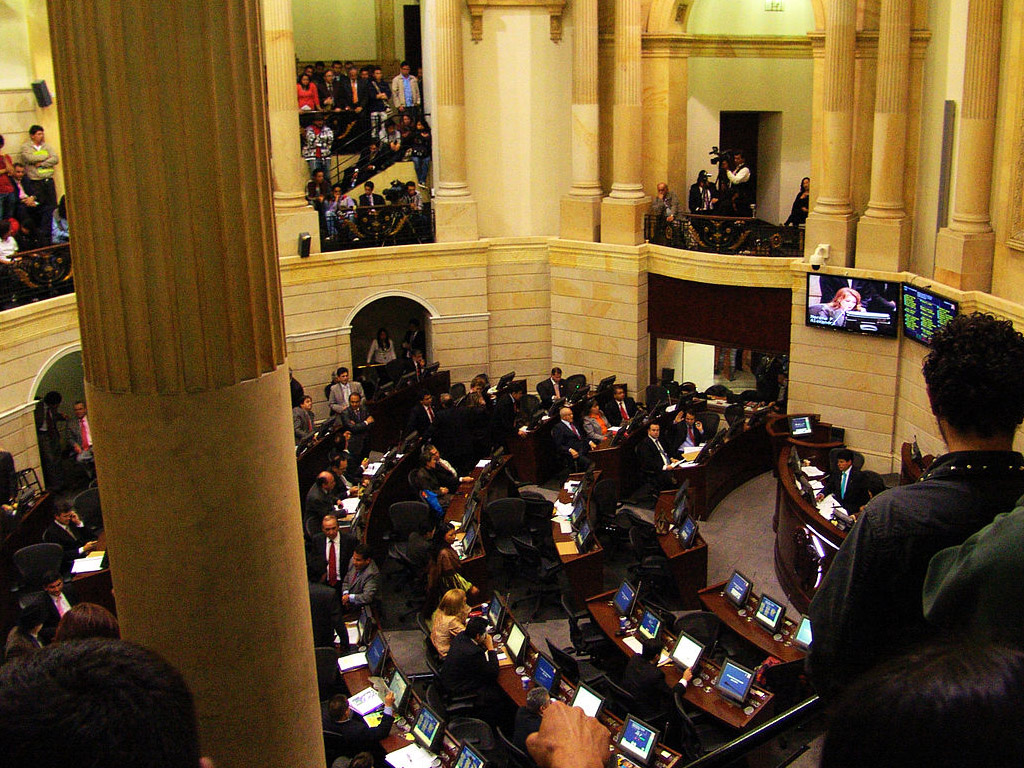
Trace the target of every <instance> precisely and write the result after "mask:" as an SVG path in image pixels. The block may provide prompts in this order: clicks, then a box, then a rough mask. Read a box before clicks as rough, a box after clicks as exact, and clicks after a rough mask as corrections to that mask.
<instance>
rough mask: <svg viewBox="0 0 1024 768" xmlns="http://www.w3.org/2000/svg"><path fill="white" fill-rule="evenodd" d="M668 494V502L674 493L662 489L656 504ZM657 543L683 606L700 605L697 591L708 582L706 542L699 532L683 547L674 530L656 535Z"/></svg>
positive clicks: (690, 607)
mask: <svg viewBox="0 0 1024 768" xmlns="http://www.w3.org/2000/svg"><path fill="white" fill-rule="evenodd" d="M666 495H667V496H669V503H670V504H671V502H672V498H674V496H675V493H674V492H673V491H662V493H661V496H659V497H658V504H659V506H660V505H661V500H662V498H663V497H665V496H666ZM658 545H659V546H660V547H661V551H662V552H663V553H664V555H665V557H666V558H668V567H669V568H670V569H671V570H672V575H673V576H674V577H675V580H676V588H677V589H678V590H679V596H680V597H681V598H682V601H683V607H685V608H687V609H691V610H692V609H696V608H699V607H700V600H699V598H698V592H700V590H702V589H704V587H706V586H707V583H708V543H707V542H706V541H704V539H703V537H702V536H701V535H700V532H699V531H698V532H697V536H696V537H695V538H694V541H693V546H692V547H690V548H689V549H683V548H682V546H680V544H679V539H678V537H677V536H676V534H675V532H674V531H673V532H670V533H666V534H663V535H661V536H658Z"/></svg>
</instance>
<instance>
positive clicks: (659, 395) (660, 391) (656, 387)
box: [644, 384, 668, 411]
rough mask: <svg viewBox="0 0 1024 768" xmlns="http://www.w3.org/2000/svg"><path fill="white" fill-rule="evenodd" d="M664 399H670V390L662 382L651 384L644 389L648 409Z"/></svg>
mask: <svg viewBox="0 0 1024 768" xmlns="http://www.w3.org/2000/svg"><path fill="white" fill-rule="evenodd" d="M664 400H668V390H667V389H666V388H665V387H663V386H662V385H661V384H651V385H650V386H648V387H647V389H645V390H644V403H645V404H646V405H647V410H648V411H649V410H651V409H652V408H654V406H656V405H657V404H658V403H660V402H662V401H664Z"/></svg>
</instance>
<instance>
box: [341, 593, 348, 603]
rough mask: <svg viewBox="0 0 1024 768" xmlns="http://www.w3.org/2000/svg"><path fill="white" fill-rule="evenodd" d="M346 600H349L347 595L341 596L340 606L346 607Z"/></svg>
mask: <svg viewBox="0 0 1024 768" xmlns="http://www.w3.org/2000/svg"><path fill="white" fill-rule="evenodd" d="M348 598H349V596H348V595H342V596H341V604H342V605H348Z"/></svg>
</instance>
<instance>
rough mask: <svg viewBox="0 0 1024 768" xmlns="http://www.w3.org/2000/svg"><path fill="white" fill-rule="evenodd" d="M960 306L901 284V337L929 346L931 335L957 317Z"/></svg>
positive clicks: (919, 289)
mask: <svg viewBox="0 0 1024 768" xmlns="http://www.w3.org/2000/svg"><path fill="white" fill-rule="evenodd" d="M959 311H960V305H959V304H958V303H957V302H955V301H950V300H949V299H944V298H942V297H941V296H936V295H935V294H934V293H930V292H929V291H925V290H922V289H921V288H915V287H914V286H912V285H907V284H906V283H904V284H903V335H904V336H906V337H907V338H908V339H913V340H914V341H916V342H919V343H921V344H925V345H930V344H931V342H932V335H933V334H934V333H935V331H937V330H939V328H941V327H942V326H944V325H945V324H946V323H948V322H949V321H950V320H952V319H953V318H954V317H956V316H957V313H958V312H959Z"/></svg>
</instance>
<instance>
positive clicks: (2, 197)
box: [0, 136, 18, 219]
mask: <svg viewBox="0 0 1024 768" xmlns="http://www.w3.org/2000/svg"><path fill="white" fill-rule="evenodd" d="M3 148H4V137H3V136H0V150H2V149H3ZM13 179H14V162H13V161H12V160H11V156H10V155H7V154H4V153H3V152H0V219H10V218H13V216H14V209H15V208H16V207H17V205H18V195H17V192H16V191H15V189H14V181H13Z"/></svg>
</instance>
